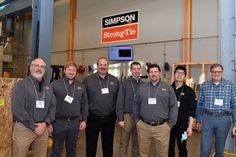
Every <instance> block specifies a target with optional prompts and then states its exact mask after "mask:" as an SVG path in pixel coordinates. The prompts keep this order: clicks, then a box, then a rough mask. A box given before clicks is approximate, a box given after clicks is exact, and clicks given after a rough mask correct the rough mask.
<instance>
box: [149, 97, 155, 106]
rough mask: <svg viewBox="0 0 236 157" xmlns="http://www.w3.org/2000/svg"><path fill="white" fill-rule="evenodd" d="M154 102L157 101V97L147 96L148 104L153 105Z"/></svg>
mask: <svg viewBox="0 0 236 157" xmlns="http://www.w3.org/2000/svg"><path fill="white" fill-rule="evenodd" d="M156 103H157V99H156V98H148V104H150V105H154V104H156Z"/></svg>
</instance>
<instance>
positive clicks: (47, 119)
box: [11, 58, 56, 157]
mask: <svg viewBox="0 0 236 157" xmlns="http://www.w3.org/2000/svg"><path fill="white" fill-rule="evenodd" d="M45 68H46V64H45V62H44V61H43V59H41V58H37V59H35V60H33V61H32V63H31V65H30V75H29V76H27V77H26V78H25V79H24V80H21V81H19V82H17V84H16V85H15V87H14V89H13V92H12V98H11V102H12V114H13V120H14V121H15V124H14V130H13V154H12V156H13V157H25V156H26V154H27V151H28V148H29V146H30V144H31V143H32V142H33V145H32V146H33V156H35V157H45V156H46V154H47V143H48V131H47V125H49V124H50V123H51V122H53V121H54V118H55V109H56V100H55V96H54V94H53V91H52V89H51V88H50V87H49V84H47V83H46V82H45V81H44V79H43V76H44V74H45Z"/></svg>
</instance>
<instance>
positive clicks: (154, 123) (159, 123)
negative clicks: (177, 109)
mask: <svg viewBox="0 0 236 157" xmlns="http://www.w3.org/2000/svg"><path fill="white" fill-rule="evenodd" d="M141 120H142V121H143V122H144V123H146V124H148V125H151V126H157V125H162V124H164V123H165V122H166V121H167V120H162V121H159V122H150V121H147V120H144V119H143V118H141Z"/></svg>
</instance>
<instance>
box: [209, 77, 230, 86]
mask: <svg viewBox="0 0 236 157" xmlns="http://www.w3.org/2000/svg"><path fill="white" fill-rule="evenodd" d="M210 83H211V85H215V84H214V83H213V81H212V80H210ZM225 84H226V80H225V79H224V78H222V79H221V81H220V83H219V84H218V85H222V86H224V85H225Z"/></svg>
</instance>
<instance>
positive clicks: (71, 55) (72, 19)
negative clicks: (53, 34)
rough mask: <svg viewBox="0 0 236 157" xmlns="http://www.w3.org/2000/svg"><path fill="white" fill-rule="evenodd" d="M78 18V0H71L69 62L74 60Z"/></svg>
mask: <svg viewBox="0 0 236 157" xmlns="http://www.w3.org/2000/svg"><path fill="white" fill-rule="evenodd" d="M75 16H76V0H70V21H69V40H68V54H67V61H73V60H74V27H75Z"/></svg>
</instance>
